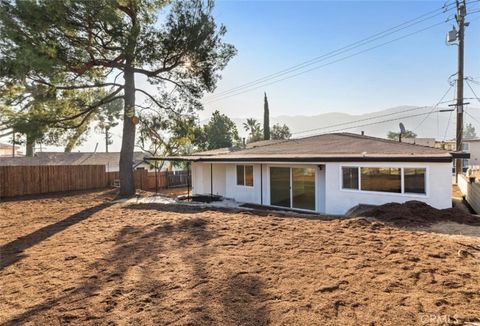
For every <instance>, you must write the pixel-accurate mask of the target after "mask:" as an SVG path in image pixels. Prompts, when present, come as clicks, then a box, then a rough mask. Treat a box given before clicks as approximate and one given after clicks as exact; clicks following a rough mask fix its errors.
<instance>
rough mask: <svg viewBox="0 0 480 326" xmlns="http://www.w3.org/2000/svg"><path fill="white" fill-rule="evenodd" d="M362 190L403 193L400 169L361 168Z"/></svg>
mask: <svg viewBox="0 0 480 326" xmlns="http://www.w3.org/2000/svg"><path fill="white" fill-rule="evenodd" d="M360 170H361V172H362V176H361V178H362V185H361V189H362V190H367V191H383V192H398V193H401V192H402V175H401V170H400V169H399V168H363V167H362V168H361V169H360Z"/></svg>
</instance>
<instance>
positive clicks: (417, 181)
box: [403, 168, 426, 194]
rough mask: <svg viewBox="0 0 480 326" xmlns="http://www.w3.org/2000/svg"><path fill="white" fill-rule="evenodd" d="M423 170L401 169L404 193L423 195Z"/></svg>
mask: <svg viewBox="0 0 480 326" xmlns="http://www.w3.org/2000/svg"><path fill="white" fill-rule="evenodd" d="M425 176H426V169H425V168H405V169H403V178H404V180H403V182H404V187H405V189H404V192H405V193H413V194H425V193H426V191H425Z"/></svg>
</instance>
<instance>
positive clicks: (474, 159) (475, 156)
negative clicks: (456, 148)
mask: <svg viewBox="0 0 480 326" xmlns="http://www.w3.org/2000/svg"><path fill="white" fill-rule="evenodd" d="M464 143H465V144H468V150H465V152H467V153H470V158H469V159H468V165H469V166H476V167H478V166H480V141H468V140H465V141H464Z"/></svg>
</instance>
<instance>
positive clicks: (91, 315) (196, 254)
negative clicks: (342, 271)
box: [2, 204, 268, 326]
mask: <svg viewBox="0 0 480 326" xmlns="http://www.w3.org/2000/svg"><path fill="white" fill-rule="evenodd" d="M109 205H110V204H102V205H98V206H95V207H93V208H89V209H87V210H84V211H82V212H80V213H77V214H75V215H72V216H71V217H69V218H67V219H65V220H63V221H61V222H58V223H55V224H52V225H50V226H47V227H45V228H42V229H41V230H38V231H36V232H35V233H32V234H31V235H29V236H27V237H24V238H22V239H23V240H22V239H18V240H16V241H14V242H12V243H9V244H7V245H6V247H9V248H10V249H9V250H10V251H12V248H19V249H20V248H21V250H24V249H26V248H28V247H30V246H32V245H34V244H36V243H38V242H40V241H42V240H44V239H46V238H48V237H49V236H52V235H53V234H55V233H57V232H59V231H61V230H64V229H65V228H67V227H69V226H71V225H73V224H75V223H78V222H80V221H82V220H85V219H87V218H88V217H89V216H91V215H92V214H94V213H95V212H98V211H100V210H101V209H104V208H106V207H108V206H109ZM135 206H136V207H135V208H136V209H139V207H138V206H139V205H135ZM165 207H168V208H172V206H171V205H167V206H165ZM183 208H184V207H182V209H183ZM150 209H151V207H150ZM155 209H160V207H156V208H155ZM191 211H195V212H198V208H192V210H191ZM176 212H177V211H176ZM188 212H189V211H188V210H187V211H186V212H185V213H188ZM215 237H216V234H215V232H214V231H212V230H211V229H209V223H208V221H207V220H205V219H202V218H200V217H193V218H192V217H190V216H185V218H181V219H179V220H178V221H175V223H172V222H171V221H170V222H169V221H165V222H164V223H160V225H158V223H151V224H149V225H146V226H141V227H139V226H130V225H126V226H124V227H123V228H122V229H121V230H120V231H119V232H118V233H117V235H116V237H115V244H114V246H113V249H112V250H111V252H110V253H108V254H107V255H105V256H104V257H103V258H101V259H99V260H97V261H95V262H94V263H92V264H90V266H89V267H88V268H87V269H86V272H85V273H84V274H83V275H79V278H80V279H79V280H80V283H79V285H78V286H75V287H71V288H67V289H64V290H63V292H61V294H60V295H57V296H56V297H54V298H51V299H49V300H45V301H44V302H42V303H41V304H37V305H35V306H33V307H31V308H29V309H28V310H27V311H25V312H23V313H21V314H19V315H17V316H15V317H14V318H11V319H10V320H9V321H7V322H5V323H4V324H2V325H5V326H6V325H18V324H23V323H28V322H34V323H36V324H37V323H39V324H57V323H60V324H64V323H75V324H83V323H92V322H93V323H94V324H95V323H102V324H103V323H107V322H109V321H110V322H112V323H113V324H115V323H116V322H120V323H121V322H126V323H134V324H142V323H151V322H153V323H157V324H161V323H175V322H178V323H181V324H192V325H199V324H201V325H217V324H222V323H225V322H227V323H232V324H239V325H240V324H242V325H262V324H266V323H267V320H268V312H267V310H266V308H265V307H264V306H262V305H261V304H260V301H262V300H259V301H257V299H259V298H262V297H264V296H265V294H264V290H263V283H262V282H261V281H260V280H259V278H258V277H256V276H247V275H241V274H238V273H235V274H234V275H230V276H227V277H226V279H222V280H218V279H217V280H216V281H215V282H212V279H211V275H210V273H209V269H210V268H211V266H209V263H208V261H209V259H210V258H211V257H212V256H214V255H215V247H214V246H212V245H211V244H209V241H210V240H211V239H214V238H215ZM175 250H177V251H175ZM173 251H175V253H180V254H179V255H180V257H181V258H180V261H179V262H176V266H175V267H172V266H168V262H166V263H163V262H162V261H161V259H162V256H165V254H167V255H168V254H170V253H171V252H173ZM10 255H11V256H10V259H9V264H13V263H14V262H15V261H18V259H17V258H15V257H19V256H15V255H14V253H10ZM20 258H21V257H20ZM182 265H183V266H182ZM157 267H158V268H179V267H180V268H185V269H187V270H188V271H189V274H190V275H189V276H188V280H189V281H188V282H187V283H186V284H182V283H181V282H180V281H179V280H172V281H171V282H167V281H165V280H163V279H162V280H161V279H160V278H161V276H162V275H161V273H158V271H157V270H156V268H157ZM132 269H137V270H141V272H139V273H140V274H139V275H140V279H138V280H135V282H133V281H132V280H131V279H132V275H131V274H132ZM155 273H157V274H155ZM179 277H180V276H179ZM219 281H220V282H219ZM186 286H188V287H189V288H188V289H187V290H186V291H185V289H184V288H183V287H186ZM175 291H177V292H175ZM178 292H181V294H182V295H185V293H186V294H187V295H188V296H189V297H190V298H189V299H188V300H186V301H180V302H179V304H176V303H175V302H172V301H171V300H172V297H173V296H174V295H178ZM212 302H217V303H219V304H220V305H221V306H222V307H220V308H219V307H212V305H211V303H212ZM182 305H183V306H182ZM185 310H187V311H185ZM125 311H126V312H127V314H128V317H124V318H125V319H124V320H123V321H119V318H120V317H119V315H117V314H120V315H121V314H122V313H125ZM144 313H145V314H144ZM114 320H115V321H116V322H114Z"/></svg>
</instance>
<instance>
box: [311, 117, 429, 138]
mask: <svg viewBox="0 0 480 326" xmlns="http://www.w3.org/2000/svg"><path fill="white" fill-rule="evenodd" d="M425 114H430V112H425V113H418V114H412V115H407V116H402V117H398V118H393V119H388V120H382V121H376V122H372V123H367V124H363V125H358V126H352V127H347V128H341V129H337V130H330V131H328V132H327V133H334V132H339V131H343V130H350V129H355V128H362V127H367V126H373V125H376V124H381V123H386V122H392V121H398V120H402V119H409V118H414V117H418V116H422V115H425ZM320 134H321V133H320ZM312 136H315V135H312ZM309 137H311V136H309Z"/></svg>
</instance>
